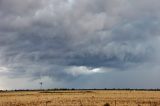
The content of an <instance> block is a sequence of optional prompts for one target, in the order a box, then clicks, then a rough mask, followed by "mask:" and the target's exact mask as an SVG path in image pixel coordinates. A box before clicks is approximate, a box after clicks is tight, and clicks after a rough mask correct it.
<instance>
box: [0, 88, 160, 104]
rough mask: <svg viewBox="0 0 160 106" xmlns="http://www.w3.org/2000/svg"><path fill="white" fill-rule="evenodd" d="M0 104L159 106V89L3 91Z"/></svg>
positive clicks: (0, 95)
mask: <svg viewBox="0 0 160 106" xmlns="http://www.w3.org/2000/svg"><path fill="white" fill-rule="evenodd" d="M0 106H160V92H159V91H98V90H97V91H96V90H93V91H50V92H38V91H33V92H31V91H29V92H3V93H0Z"/></svg>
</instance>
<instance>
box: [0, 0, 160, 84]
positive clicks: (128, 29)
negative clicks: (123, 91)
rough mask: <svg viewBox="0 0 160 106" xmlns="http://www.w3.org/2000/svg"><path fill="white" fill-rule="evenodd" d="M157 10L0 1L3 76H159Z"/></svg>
mask: <svg viewBox="0 0 160 106" xmlns="http://www.w3.org/2000/svg"><path fill="white" fill-rule="evenodd" d="M159 9H160V2H159V1H158V0H152V1H150V0H130V1H128V0H38V1H37V0H27V1H21V0H0V73H3V74H1V76H8V77H9V78H14V77H15V78H17V77H19V78H21V77H26V78H28V77H29V78H31V79H35V80H36V79H39V78H41V77H49V78H51V79H53V80H58V81H61V80H62V81H66V82H67V81H74V80H78V81H79V80H84V79H81V78H83V77H84V76H86V75H89V76H92V75H93V76H96V74H98V75H100V74H104V73H112V72H114V73H115V72H117V73H123V72H124V71H125V72H127V73H129V72H131V73H133V72H134V71H135V70H136V71H138V72H140V73H141V72H143V73H144V74H145V71H146V72H147V73H148V74H149V73H152V71H156V72H157V74H159V71H158V70H159V69H160V68H159V62H160V61H159V59H160V56H159V53H160V47H159V45H160V43H159V42H160V35H159V34H160V14H159ZM148 67H149V68H148ZM5 71H6V72H5ZM124 76H125V74H124ZM135 76H136V75H135ZM102 77H103V81H105V78H106V77H105V76H102ZM92 78H93V79H94V77H92ZM113 79H116V78H113ZM85 80H87V79H86V78H85ZM88 80H89V78H88ZM130 80H133V79H130ZM159 80H160V79H157V80H156V81H159ZM144 81H145V80H144ZM95 83H96V82H95ZM73 85H74V84H73ZM73 85H72V86H73ZM95 85H96V84H95ZM116 87H117V86H116Z"/></svg>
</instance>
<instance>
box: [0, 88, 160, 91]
mask: <svg viewBox="0 0 160 106" xmlns="http://www.w3.org/2000/svg"><path fill="white" fill-rule="evenodd" d="M72 90H121V91H124V90H128V91H160V89H159V88H157V89H131V88H123V89H122V88H103V89H97V88H93V89H77V88H53V89H15V90H0V92H15V91H72Z"/></svg>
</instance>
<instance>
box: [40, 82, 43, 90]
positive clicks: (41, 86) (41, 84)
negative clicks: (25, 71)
mask: <svg viewBox="0 0 160 106" xmlns="http://www.w3.org/2000/svg"><path fill="white" fill-rule="evenodd" d="M39 84H40V90H42V88H43V82H40V83H39Z"/></svg>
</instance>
